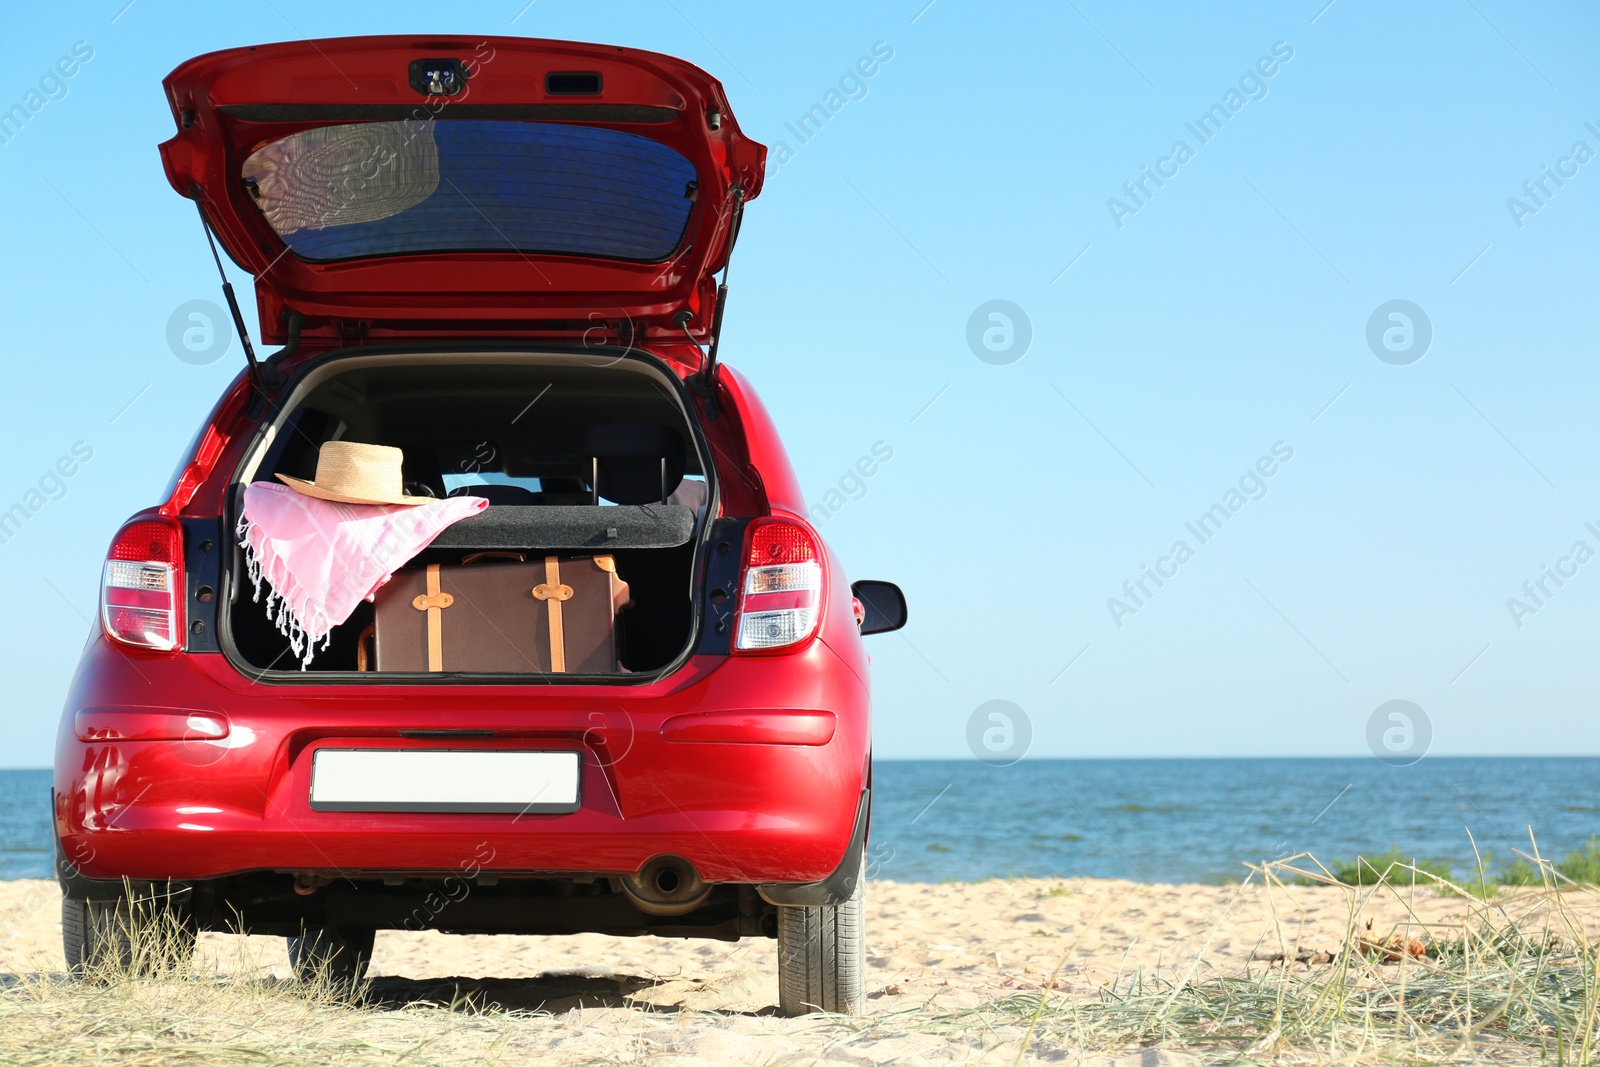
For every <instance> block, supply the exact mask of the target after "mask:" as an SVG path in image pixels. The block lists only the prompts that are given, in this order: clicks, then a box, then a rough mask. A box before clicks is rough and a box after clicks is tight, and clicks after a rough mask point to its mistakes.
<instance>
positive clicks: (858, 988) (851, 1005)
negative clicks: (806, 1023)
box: [778, 876, 867, 1015]
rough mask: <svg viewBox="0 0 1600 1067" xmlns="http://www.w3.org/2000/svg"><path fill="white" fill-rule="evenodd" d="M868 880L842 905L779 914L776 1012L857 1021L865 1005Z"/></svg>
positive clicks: (858, 880)
mask: <svg viewBox="0 0 1600 1067" xmlns="http://www.w3.org/2000/svg"><path fill="white" fill-rule="evenodd" d="M865 904H866V879H865V878H862V877H859V876H858V877H857V878H856V884H855V889H854V891H853V892H852V893H851V894H850V897H849V899H847V900H845V901H844V902H843V903H842V904H837V905H833V906H826V905H824V906H818V907H798V906H783V907H780V908H778V1010H779V1011H780V1012H781V1013H782V1014H784V1015H806V1014H809V1013H811V1012H818V1011H826V1012H833V1013H835V1014H838V1015H859V1014H861V1009H862V1006H863V1003H864V1001H865V999H866V963H867V961H866V921H865V915H864V911H865Z"/></svg>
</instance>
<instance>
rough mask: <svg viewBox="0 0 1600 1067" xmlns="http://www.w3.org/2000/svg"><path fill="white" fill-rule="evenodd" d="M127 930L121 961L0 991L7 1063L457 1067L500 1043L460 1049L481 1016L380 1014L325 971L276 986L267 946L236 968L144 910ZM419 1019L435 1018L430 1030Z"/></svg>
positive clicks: (128, 920) (248, 942)
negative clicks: (462, 1036)
mask: <svg viewBox="0 0 1600 1067" xmlns="http://www.w3.org/2000/svg"><path fill="white" fill-rule="evenodd" d="M118 932H119V933H120V934H123V935H125V936H126V937H127V939H128V942H129V945H128V948H127V949H126V950H125V951H124V954H123V958H122V959H121V960H118V959H115V958H105V959H100V960H95V961H92V962H91V963H89V964H88V965H87V966H86V967H85V969H84V972H83V973H82V974H81V975H79V976H71V975H68V974H64V973H59V972H56V973H41V974H32V975H25V976H21V977H17V978H15V979H13V980H12V981H11V982H10V983H9V984H8V985H6V986H5V987H4V988H0V1064H7V1065H12V1064H15V1065H19V1067H20V1065H30V1067H31V1065H35V1064H37V1065H41V1067H42V1065H46V1064H48V1065H51V1067H56V1065H60V1064H73V1063H83V1064H90V1063H93V1064H116V1065H126V1067H146V1065H155V1064H163V1065H165V1064H190V1063H192V1064H195V1065H211V1064H219V1065H226V1064H250V1065H254V1067H271V1065H277V1064H283V1065H286V1067H287V1065H294V1067H304V1065H306V1064H318V1065H322V1064H330V1065H331V1064H392V1063H397V1062H402V1061H403V1062H405V1063H408V1064H419V1065H421V1064H431V1063H437V1064H450V1065H451V1067H458V1065H463V1064H470V1063H481V1062H485V1061H484V1060H483V1058H482V1056H481V1052H482V1051H483V1048H484V1046H485V1045H486V1044H490V1045H492V1044H493V1042H492V1040H491V1041H485V1040H484V1039H483V1035H482V1034H475V1035H471V1036H473V1037H475V1038H477V1040H475V1041H468V1042H465V1043H463V1042H459V1041H455V1040H452V1038H454V1037H456V1036H457V1031H458V1030H459V1029H460V1026H461V1024H463V1023H466V1024H468V1025H470V1023H471V1021H472V1019H473V1016H474V1014H475V1013H474V1012H473V1011H472V1010H471V1009H470V1007H469V1006H466V1005H452V1006H451V1007H450V1008H448V1009H444V1008H433V1007H424V1006H418V1007H408V1008H404V1009H401V1010H396V1011H382V1012H373V1011H371V1010H369V1009H368V1006H367V1005H365V1004H364V998H363V996H362V994H361V993H360V992H356V993H354V994H350V993H348V992H346V991H345V990H343V989H342V988H341V987H340V985H339V984H338V983H337V982H336V981H334V980H333V979H332V978H331V977H330V976H329V975H328V974H326V973H325V972H324V973H319V974H317V975H315V976H313V977H312V979H311V980H310V981H309V982H295V981H289V980H285V979H281V978H276V977H274V976H273V975H271V974H270V973H269V972H268V971H267V969H266V967H265V966H264V965H263V964H262V962H261V960H260V959H259V958H257V956H256V951H255V950H256V949H257V948H258V947H259V945H258V941H259V939H248V938H247V939H241V940H240V941H238V942H237V943H236V950H237V956H236V957H235V958H234V959H232V960H218V959H214V958H213V959H204V958H201V959H196V958H195V956H194V953H193V951H192V949H193V938H192V934H190V933H188V932H187V931H186V930H184V929H183V928H182V927H181V926H180V925H179V924H177V923H176V922H175V921H173V920H172V919H171V918H170V916H169V915H167V914H165V913H149V912H145V911H144V910H142V909H138V910H136V911H135V913H134V914H133V915H132V916H131V917H130V916H123V917H122V918H121V920H120V922H119V924H118ZM253 942H257V943H253ZM107 955H108V957H109V956H110V954H109V953H108V954H107ZM419 1016H426V1017H428V1018H427V1019H426V1021H425V1022H424V1025H422V1026H419V1025H418V1023H419V1022H422V1021H423V1020H420V1019H419ZM418 1033H423V1034H426V1035H427V1036H426V1037H425V1038H423V1039H420V1040H419V1039H418V1037H417V1036H416V1035H417V1034H418ZM464 1044H465V1045H469V1046H472V1047H471V1048H466V1047H463V1045H464Z"/></svg>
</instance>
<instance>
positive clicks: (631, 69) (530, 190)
mask: <svg viewBox="0 0 1600 1067" xmlns="http://www.w3.org/2000/svg"><path fill="white" fill-rule="evenodd" d="M164 84H165V87H166V91H167V96H168V100H169V102H170V104H171V106H172V111H173V117H174V118H175V120H176V121H177V124H178V132H177V134H176V136H174V137H173V138H172V139H171V140H170V141H167V142H166V143H165V144H163V145H162V146H161V154H162V160H163V162H164V163H165V166H166V171H167V177H168V179H169V180H170V181H171V183H172V185H173V188H175V189H177V190H178V191H179V192H180V193H182V194H184V195H185V196H189V197H193V198H195V199H197V200H199V201H200V203H201V205H202V208H203V211H204V214H205V216H206V218H207V220H208V222H209V223H210V224H211V226H212V227H213V228H214V229H215V231H216V233H217V235H218V238H219V239H220V241H221V242H222V244H223V245H224V247H225V248H226V249H227V251H228V253H229V254H230V255H231V256H232V258H233V259H234V261H235V262H236V263H238V264H239V265H240V266H241V267H242V268H243V269H245V270H247V271H249V272H250V273H251V274H252V275H254V276H255V278H256V295H257V301H258V304H259V306H260V310H261V320H262V321H261V331H262V335H263V338H264V339H265V340H266V341H268V342H272V343H281V342H283V341H284V340H285V339H286V335H287V331H286V329H285V322H286V321H287V316H286V314H285V313H288V312H292V313H296V314H298V315H299V316H300V317H301V320H302V322H303V328H302V335H303V336H305V337H307V338H315V337H318V336H323V337H326V338H330V339H348V338H350V337H351V336H352V335H355V336H361V337H365V338H367V339H378V338H419V337H440V336H445V335H459V334H461V333H463V332H466V333H469V334H471V335H473V336H484V337H551V336H577V335H582V336H590V335H592V334H594V332H595V331H596V330H597V329H599V330H601V331H602V332H603V333H604V334H605V335H607V336H609V335H611V334H612V333H613V332H614V331H617V330H624V331H626V333H627V334H628V336H629V337H630V338H631V337H638V338H641V339H643V338H648V337H650V336H652V335H655V336H659V337H661V338H672V339H682V338H683V333H684V329H687V330H688V332H689V333H690V334H691V335H692V336H694V337H695V338H696V340H702V341H703V340H705V339H706V338H708V337H709V335H710V332H711V325H712V318H713V312H714V310H715V309H714V301H715V285H714V282H713V280H712V275H713V273H714V272H715V271H717V270H719V269H720V268H721V266H722V265H723V263H724V262H725V260H726V258H727V255H728V252H729V250H730V248H731V245H732V240H733V237H734V235H735V233H736V232H737V226H738V217H739V209H740V206H741V205H742V203H743V202H744V201H746V200H749V199H751V198H753V197H754V196H756V195H757V193H759V192H760V189H761V179H762V169H763V165H764V163H765V157H766V149H765V148H764V147H763V146H762V145H760V144H758V143H756V142H755V141H752V140H750V139H749V138H747V137H745V136H744V135H743V134H742V133H741V132H740V131H739V127H738V124H737V123H736V122H735V121H734V118H733V115H732V113H731V111H730V109H729V107H728V103H727V99H726V97H725V95H724V93H723V90H722V86H721V84H720V83H719V82H718V81H717V80H716V79H714V78H712V77H711V76H710V75H709V74H707V73H706V72H705V71H702V70H700V69H699V68H697V67H695V66H692V65H691V64H688V63H685V62H682V61H681V60H677V59H673V58H671V57H669V56H663V55H658V54H655V53H651V52H641V51H638V50H636V49H630V48H619V47H614V46H609V45H590V44H573V43H569V42H562V41H545V40H534V39H526V38H487V39H480V38H475V37H461V38H439V39H428V38H421V37H351V38H339V39H330V40H320V41H297V42H289V43H283V44H273V45H262V46H259V47H253V48H236V49H231V50H228V51H224V52H213V53H211V54H209V55H204V56H200V57H198V58H196V59H192V60H190V61H189V62H187V63H184V64H183V65H182V66H180V67H178V69H177V70H175V71H173V72H172V73H171V74H170V75H168V77H167V79H166V81H165V83H164Z"/></svg>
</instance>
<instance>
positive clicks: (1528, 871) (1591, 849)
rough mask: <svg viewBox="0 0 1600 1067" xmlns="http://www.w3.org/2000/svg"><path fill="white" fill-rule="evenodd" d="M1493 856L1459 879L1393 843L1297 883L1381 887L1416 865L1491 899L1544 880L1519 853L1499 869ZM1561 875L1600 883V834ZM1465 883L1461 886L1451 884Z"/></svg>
mask: <svg viewBox="0 0 1600 1067" xmlns="http://www.w3.org/2000/svg"><path fill="white" fill-rule="evenodd" d="M1493 866H1494V861H1493V857H1491V856H1490V854H1489V853H1487V852H1485V853H1483V854H1482V856H1481V857H1479V861H1478V864H1477V868H1476V869H1475V870H1471V871H1468V872H1466V874H1465V876H1464V877H1462V878H1460V879H1456V877H1455V871H1454V868H1453V867H1452V865H1451V863H1450V861H1449V860H1440V859H1418V858H1416V857H1414V856H1408V855H1407V854H1406V853H1404V852H1402V851H1401V850H1400V846H1398V845H1391V846H1390V847H1389V850H1388V851H1387V852H1384V853H1381V854H1379V855H1376V856H1357V857H1356V858H1355V859H1353V860H1348V861H1342V862H1335V863H1333V864H1332V865H1331V866H1329V867H1327V868H1324V869H1323V870H1322V871H1321V873H1320V874H1319V875H1318V876H1317V877H1315V878H1313V877H1309V876H1304V875H1301V876H1295V877H1294V878H1293V880H1292V881H1293V884H1296V885H1321V884H1324V882H1325V880H1326V878H1328V877H1331V878H1332V879H1333V880H1334V881H1336V882H1340V883H1342V884H1344V885H1355V886H1369V885H1378V884H1379V883H1380V882H1381V881H1383V879H1384V877H1385V876H1386V875H1387V874H1388V872H1390V871H1397V870H1410V869H1415V870H1417V871H1419V872H1422V873H1424V874H1425V875H1427V876H1428V877H1429V878H1430V879H1432V880H1434V881H1435V882H1437V883H1438V884H1439V885H1440V887H1441V891H1443V892H1458V891H1459V892H1461V893H1464V894H1466V895H1468V896H1475V897H1479V898H1487V897H1493V896H1495V895H1496V894H1497V893H1498V892H1499V891H1500V890H1501V889H1502V888H1504V887H1518V886H1536V885H1540V884H1542V883H1543V881H1544V876H1543V874H1541V872H1540V869H1539V868H1538V867H1537V866H1536V865H1535V864H1534V863H1532V862H1530V861H1529V860H1528V859H1526V858H1524V857H1522V856H1518V857H1517V858H1516V859H1514V860H1512V861H1511V862H1510V863H1508V864H1506V865H1505V866H1503V867H1501V868H1500V871H1499V873H1498V874H1492V873H1490V872H1491V871H1492V869H1493ZM1551 866H1552V867H1553V869H1554V872H1555V874H1556V876H1557V877H1559V878H1560V879H1561V881H1562V882H1563V883H1564V884H1569V885H1600V838H1595V837H1591V838H1589V841H1588V844H1586V845H1584V846H1583V847H1581V848H1576V849H1573V850H1572V851H1571V852H1569V853H1567V856H1566V858H1565V859H1563V860H1560V861H1557V862H1554V863H1552V864H1551ZM1457 881H1459V883H1460V885H1459V889H1449V888H1446V887H1447V886H1448V885H1451V884H1454V883H1455V882H1457Z"/></svg>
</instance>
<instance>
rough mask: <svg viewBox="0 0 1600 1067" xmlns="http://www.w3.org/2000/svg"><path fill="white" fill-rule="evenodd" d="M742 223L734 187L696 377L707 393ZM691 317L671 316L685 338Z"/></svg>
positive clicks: (713, 376) (739, 196) (741, 209)
mask: <svg viewBox="0 0 1600 1067" xmlns="http://www.w3.org/2000/svg"><path fill="white" fill-rule="evenodd" d="M743 223H744V190H743V189H742V188H740V187H739V186H737V185H736V186H734V187H733V228H732V231H731V232H730V233H729V234H728V254H727V256H726V258H724V259H723V261H722V281H721V283H720V284H718V286H717V310H716V311H715V312H714V313H712V316H711V343H710V344H709V345H708V346H707V347H706V354H705V358H704V360H703V361H702V362H701V364H700V373H699V374H698V375H697V376H696V377H697V378H698V384H697V388H698V389H699V390H701V391H704V392H707V393H709V391H710V389H711V384H712V383H713V382H714V381H715V380H716V377H717V344H718V343H719V342H720V341H721V340H722V315H723V312H725V311H726V310H727V307H728V267H729V265H730V264H731V263H732V262H733V246H734V243H735V242H737V241H738V240H739V227H740V226H741V225H742V224H743ZM692 317H693V316H692V315H691V314H690V313H689V311H688V310H687V309H685V310H683V311H680V312H678V313H677V314H676V315H675V316H673V321H674V322H676V323H677V324H678V326H679V328H681V329H682V330H683V332H684V334H685V335H686V336H687V335H688V334H689V320H690V319H691V318H692ZM689 340H690V341H691V342H692V341H693V340H694V338H693V337H692V336H690V337H689ZM695 347H697V348H698V347H699V346H698V345H696V346H695Z"/></svg>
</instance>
